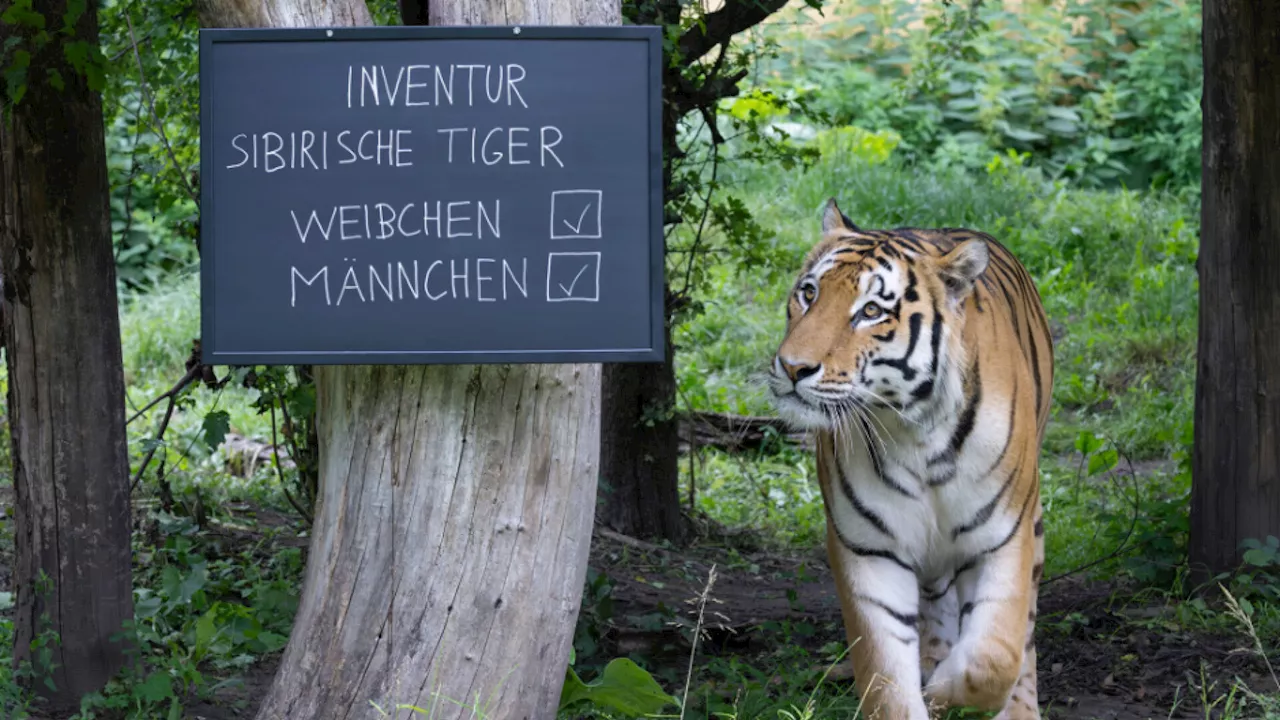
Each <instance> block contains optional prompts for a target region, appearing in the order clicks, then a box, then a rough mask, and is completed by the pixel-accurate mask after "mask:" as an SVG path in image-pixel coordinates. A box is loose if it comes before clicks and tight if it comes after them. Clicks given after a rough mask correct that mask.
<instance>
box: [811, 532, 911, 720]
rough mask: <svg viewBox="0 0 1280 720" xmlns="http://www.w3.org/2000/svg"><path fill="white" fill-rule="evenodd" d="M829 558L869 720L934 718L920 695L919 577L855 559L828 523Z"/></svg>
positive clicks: (878, 561) (878, 560)
mask: <svg viewBox="0 0 1280 720" xmlns="http://www.w3.org/2000/svg"><path fill="white" fill-rule="evenodd" d="M827 556H828V558H829V559H830V561H831V571H832V574H833V575H835V581H836V591H837V592H838V593H839V597H840V610H841V615H842V616H843V619H844V627H845V633H846V634H847V636H848V639H849V645H850V647H849V659H850V661H851V664H852V665H853V680H854V686H855V687H856V688H857V690H858V697H859V698H861V700H862V715H861V717H863V718H865V719H866V720H929V713H928V710H927V709H926V707H925V703H924V697H923V696H922V695H921V692H920V654H919V653H920V651H919V647H918V644H919V635H918V630H917V609H918V605H919V593H920V590H919V586H918V584H917V582H916V577H915V574H914V573H912V572H911V571H910V570H907V569H905V568H903V567H900V566H899V565H897V564H896V563H894V562H893V561H892V560H888V559H886V558H883V557H877V556H860V555H855V554H854V553H853V552H852V551H851V550H850V549H849V548H847V547H846V546H845V545H844V543H842V542H841V540H840V539H839V538H838V537H837V535H836V532H835V530H834V529H833V528H832V527H831V523H830V522H828V524H827Z"/></svg>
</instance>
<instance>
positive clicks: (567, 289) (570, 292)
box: [557, 231, 591, 297]
mask: <svg viewBox="0 0 1280 720" xmlns="http://www.w3.org/2000/svg"><path fill="white" fill-rule="evenodd" d="M575 232H576V231H575ZM590 267H591V265H589V264H588V265H583V266H582V269H581V270H579V271H578V274H577V275H574V276H573V282H571V283H569V287H565V286H564V283H557V284H558V285H559V286H560V289H561V290H563V291H564V296H565V297H573V288H574V287H575V286H576V285H577V284H578V278H580V277H582V273H584V272H586V271H587V269H588V268H590Z"/></svg>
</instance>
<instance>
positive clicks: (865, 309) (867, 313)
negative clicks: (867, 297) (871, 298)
mask: <svg viewBox="0 0 1280 720" xmlns="http://www.w3.org/2000/svg"><path fill="white" fill-rule="evenodd" d="M862 316H863V317H865V318H868V319H872V318H878V317H880V306H879V305H877V304H875V303H873V302H869V303H867V304H866V305H863V306H862Z"/></svg>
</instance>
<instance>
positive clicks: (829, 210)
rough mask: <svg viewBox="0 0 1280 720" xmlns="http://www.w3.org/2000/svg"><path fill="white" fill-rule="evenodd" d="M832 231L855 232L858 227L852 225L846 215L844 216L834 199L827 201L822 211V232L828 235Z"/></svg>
mask: <svg viewBox="0 0 1280 720" xmlns="http://www.w3.org/2000/svg"><path fill="white" fill-rule="evenodd" d="M832 230H853V231H855V232H856V231H857V230H858V226H857V225H854V224H853V221H852V220H850V219H849V216H848V215H845V214H844V213H843V212H842V211H841V210H840V207H839V206H838V205H836V199H835V198H828V199H827V206H826V208H824V209H823V211H822V232H824V233H829V232H831V231H832Z"/></svg>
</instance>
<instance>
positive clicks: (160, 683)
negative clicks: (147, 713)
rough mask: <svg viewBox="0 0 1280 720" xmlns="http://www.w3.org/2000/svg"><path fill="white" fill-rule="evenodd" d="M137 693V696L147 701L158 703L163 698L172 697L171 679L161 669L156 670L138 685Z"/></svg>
mask: <svg viewBox="0 0 1280 720" xmlns="http://www.w3.org/2000/svg"><path fill="white" fill-rule="evenodd" d="M137 693H138V697H140V698H142V699H143V700H145V701H147V702H148V703H158V702H160V701H161V700H164V699H165V698H168V697H173V681H172V680H170V679H169V675H168V674H167V673H165V672H164V671H163V670H156V671H155V672H153V673H151V674H150V675H148V676H147V679H146V680H145V681H143V683H142V684H141V685H139V686H138V689H137Z"/></svg>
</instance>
